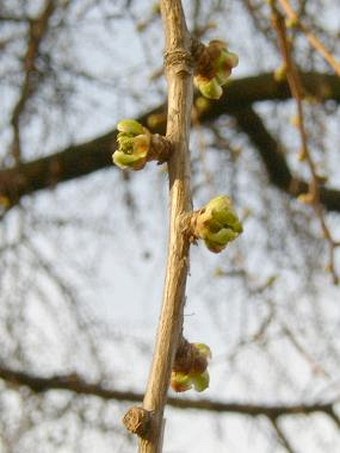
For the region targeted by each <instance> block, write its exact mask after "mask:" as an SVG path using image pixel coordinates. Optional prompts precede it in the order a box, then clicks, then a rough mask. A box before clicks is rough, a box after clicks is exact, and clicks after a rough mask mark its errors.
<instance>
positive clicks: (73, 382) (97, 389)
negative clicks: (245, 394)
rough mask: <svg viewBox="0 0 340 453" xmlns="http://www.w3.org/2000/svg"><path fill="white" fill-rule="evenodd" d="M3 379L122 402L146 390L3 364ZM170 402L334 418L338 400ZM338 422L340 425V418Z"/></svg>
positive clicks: (201, 407)
mask: <svg viewBox="0 0 340 453" xmlns="http://www.w3.org/2000/svg"><path fill="white" fill-rule="evenodd" d="M0 379H2V380H4V381H5V382H7V383H8V384H10V385H11V386H18V387H21V386H24V387H28V388H30V389H31V390H32V391H33V392H35V393H44V392H49V391H52V390H65V391H69V392H73V393H76V394H78V395H88V396H96V397H99V398H102V399H104V400H108V401H110V400H114V401H118V402H132V403H139V402H141V401H142V400H143V394H142V393H138V392H133V391H122V390H114V389H109V388H107V387H105V386H103V385H102V384H99V383H89V382H87V381H86V380H84V379H83V378H81V377H80V376H79V375H77V374H68V375H56V376H53V377H40V376H36V375H32V374H29V373H26V372H21V371H16V370H12V369H9V368H6V367H4V366H0ZM167 404H168V405H169V406H172V407H174V408H177V409H193V410H200V411H207V412H216V413H235V414H240V415H245V416H250V417H258V416H265V417H268V418H270V419H275V418H278V417H288V416H294V415H308V414H313V413H324V414H326V415H328V416H330V417H332V419H334V418H333V417H334V414H335V411H334V405H335V401H334V402H329V403H325V404H320V403H315V404H296V405H284V404H283V405H267V404H263V405H262V404H245V403H236V402H223V401H218V400H210V399H200V400H190V399H188V398H180V399H179V398H172V397H170V398H168V401H167ZM335 418H336V419H337V423H338V426H339V419H338V417H337V416H335Z"/></svg>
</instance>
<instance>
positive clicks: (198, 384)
mask: <svg viewBox="0 0 340 453" xmlns="http://www.w3.org/2000/svg"><path fill="white" fill-rule="evenodd" d="M209 381H210V376H209V373H208V371H204V372H203V373H201V374H197V375H192V376H191V382H192V385H193V386H194V388H195V390H196V392H203V391H204V390H205V389H207V388H208V387H209Z"/></svg>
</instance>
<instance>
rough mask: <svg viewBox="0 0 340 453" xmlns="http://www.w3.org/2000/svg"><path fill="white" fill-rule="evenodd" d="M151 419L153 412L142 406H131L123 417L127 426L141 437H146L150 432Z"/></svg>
mask: <svg viewBox="0 0 340 453" xmlns="http://www.w3.org/2000/svg"><path fill="white" fill-rule="evenodd" d="M151 420H152V412H150V411H148V410H146V409H144V408H143V407H141V406H134V407H131V408H130V409H129V410H128V411H127V413H126V414H125V415H124V417H123V419H122V421H123V423H124V425H125V428H126V429H127V430H128V431H130V432H131V433H133V434H137V436H139V437H141V438H146V437H147V435H148V433H149V432H150V426H151Z"/></svg>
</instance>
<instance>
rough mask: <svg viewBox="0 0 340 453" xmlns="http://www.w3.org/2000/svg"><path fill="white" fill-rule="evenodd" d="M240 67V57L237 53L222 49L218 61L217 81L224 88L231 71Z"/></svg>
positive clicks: (216, 65)
mask: <svg viewBox="0 0 340 453" xmlns="http://www.w3.org/2000/svg"><path fill="white" fill-rule="evenodd" d="M237 65H238V56H237V55H236V53H233V52H229V51H228V50H227V49H222V50H221V53H220V56H219V58H218V59H217V60H216V64H215V68H216V76H215V77H216V80H217V81H218V83H219V84H220V85H221V86H222V85H224V84H225V83H227V80H228V79H229V77H230V75H231V70H232V69H233V68H235V67H236V66H237Z"/></svg>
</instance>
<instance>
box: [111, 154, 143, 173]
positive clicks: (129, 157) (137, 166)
mask: <svg viewBox="0 0 340 453" xmlns="http://www.w3.org/2000/svg"><path fill="white" fill-rule="evenodd" d="M112 160H113V163H114V164H115V165H117V167H119V168H121V169H123V170H124V169H127V168H130V169H132V170H141V169H142V168H143V167H144V166H145V163H146V159H144V158H141V157H138V156H135V155H133V154H126V153H124V152H122V151H119V150H117V151H115V152H114V153H113V156H112Z"/></svg>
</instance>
